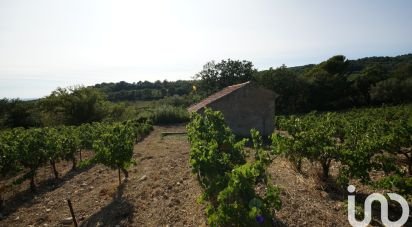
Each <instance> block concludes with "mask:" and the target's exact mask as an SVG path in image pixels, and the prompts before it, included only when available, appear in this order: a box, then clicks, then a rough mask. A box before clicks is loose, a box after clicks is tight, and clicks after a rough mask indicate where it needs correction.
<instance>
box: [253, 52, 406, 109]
mask: <svg viewBox="0 0 412 227" xmlns="http://www.w3.org/2000/svg"><path fill="white" fill-rule="evenodd" d="M411 72H412V55H411V54H408V55H403V56H397V57H371V58H363V59H358V60H347V59H346V58H345V56H342V55H337V56H333V57H331V58H329V59H328V60H326V61H324V62H321V63H319V64H316V65H305V66H298V67H291V68H287V67H286V66H284V65H282V66H281V67H279V68H277V69H275V70H273V69H272V68H270V69H269V70H264V71H260V72H257V73H255V75H254V79H255V80H256V81H257V82H258V83H259V84H260V85H262V86H264V87H266V88H268V89H271V90H273V91H274V92H276V93H277V94H278V97H277V99H276V103H275V105H276V111H277V112H278V113H280V114H296V113H307V112H310V111H314V110H317V111H332V110H342V109H347V108H352V107H360V106H370V105H377V106H378V105H381V104H392V105H393V104H396V105H397V104H406V103H410V102H412V95H411V92H409V91H410V90H411V89H412V73H411Z"/></svg>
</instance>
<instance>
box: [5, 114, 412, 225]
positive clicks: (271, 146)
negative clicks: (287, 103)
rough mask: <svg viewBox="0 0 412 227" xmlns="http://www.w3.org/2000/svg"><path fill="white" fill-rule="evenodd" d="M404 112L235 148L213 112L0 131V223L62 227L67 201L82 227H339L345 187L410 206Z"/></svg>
mask: <svg viewBox="0 0 412 227" xmlns="http://www.w3.org/2000/svg"><path fill="white" fill-rule="evenodd" d="M411 108H412V107H411V106H396V107H382V108H369V109H355V110H351V111H347V112H340V113H337V112H334V113H317V112H313V113H310V114H305V115H290V116H277V117H276V131H275V132H274V133H273V134H272V136H271V137H270V138H262V137H261V136H260V134H259V132H258V131H256V130H253V129H252V130H251V132H250V133H251V134H250V138H248V139H239V138H237V137H236V136H235V135H234V134H233V133H232V132H231V130H230V129H229V128H228V127H227V126H226V124H225V121H224V118H223V115H222V114H221V113H220V112H216V111H212V110H206V111H205V113H204V114H202V115H199V114H193V115H192V116H191V121H190V123H189V124H188V125H187V126H183V125H171V126H167V127H166V126H162V127H159V126H155V127H154V128H153V127H152V126H151V125H150V124H147V123H141V122H137V121H127V122H122V123H93V124H83V125H80V126H61V127H53V128H51V127H48V128H47V127H46V128H33V129H22V128H16V129H10V130H5V131H2V132H1V133H0V141H1V143H0V146H1V147H0V152H1V160H0V161H1V166H0V167H1V168H0V170H1V174H2V181H1V184H2V185H1V186H2V189H1V190H2V196H3V203H2V205H3V208H4V209H1V210H0V225H4V226H20V225H21V226H28V225H31V226H42V225H44V226H46V224H47V225H49V226H59V225H60V226H61V225H70V224H72V223H71V222H70V221H69V223H68V224H67V218H68V217H70V213H69V209H68V207H67V204H66V202H65V199H66V198H71V199H72V201H73V206H74V211H75V213H76V215H77V218H78V221H79V223H80V225H81V226H116V225H119V226H166V225H170V226H206V225H210V226H231V225H234V226H272V225H275V226H331V225H332V226H347V225H348V222H347V210H346V209H347V208H346V206H347V205H346V195H347V192H346V187H347V185H349V184H354V185H356V188H357V190H359V193H360V194H361V195H365V194H366V195H367V194H370V193H372V192H388V191H391V192H397V193H399V194H402V195H403V196H405V198H407V200H408V201H409V202H411V199H412V196H411V192H412V182H411V181H412V180H411V179H412V178H411V157H412V155H411V135H412V132H411V125H412V124H411V123H412V122H411V118H412V116H411V113H412V110H411ZM185 130H186V131H187V136H186V135H185V134H183V133H181V132H185ZM149 132H150V134H149ZM169 132H179V133H169ZM148 134H149V135H148ZM146 135H148V136H146ZM143 138H144V139H143ZM136 143H137V144H136ZM71 169H74V170H71ZM112 170H116V171H112ZM121 175H123V176H124V177H125V178H128V181H123V182H122V184H120V185H119V182H120V180H121V178H120V176H121ZM118 177H119V179H117V178H118ZM48 178H51V179H48ZM22 187H26V189H24V188H23V189H22ZM32 190H33V191H32ZM357 199H358V197H357ZM359 199H362V196H359ZM360 207H361V206H359V207H358V208H359V209H360ZM395 210H396V209H395ZM159 213H161V215H159ZM376 215H377V216H376V217H374V220H375V221H374V222H373V223H372V224H373V225H374V226H379V222H378V221H376V220H379V215H378V214H376ZM391 215H394V218H395V219H396V217H397V216H396V215H397V214H396V212H395V214H391ZM408 224H411V221H409V222H408Z"/></svg>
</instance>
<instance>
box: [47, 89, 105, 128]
mask: <svg viewBox="0 0 412 227" xmlns="http://www.w3.org/2000/svg"><path fill="white" fill-rule="evenodd" d="M41 106H42V108H43V110H45V112H46V113H47V116H46V117H47V118H51V119H53V120H52V122H49V124H71V125H80V124H82V123H90V122H94V121H100V120H102V119H103V118H104V117H105V116H107V114H108V102H107V101H106V97H105V96H104V95H103V94H102V93H101V92H100V91H98V90H96V89H94V88H88V87H71V88H58V89H56V90H55V91H53V92H52V94H51V95H49V96H47V97H46V98H45V99H44V100H42V103H41Z"/></svg>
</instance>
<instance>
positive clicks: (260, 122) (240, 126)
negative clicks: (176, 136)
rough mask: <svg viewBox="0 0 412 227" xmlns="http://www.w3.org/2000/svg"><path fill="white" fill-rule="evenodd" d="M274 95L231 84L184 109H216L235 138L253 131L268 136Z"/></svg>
mask: <svg viewBox="0 0 412 227" xmlns="http://www.w3.org/2000/svg"><path fill="white" fill-rule="evenodd" d="M275 98H276V94H275V93H274V92H273V91H271V90H268V89H265V88H263V87H260V86H258V85H257V84H255V83H253V82H250V81H249V82H246V83H242V84H235V85H232V86H228V87H226V88H224V89H223V90H221V91H218V92H216V93H214V94H212V95H210V96H209V97H207V98H205V99H203V100H202V101H200V102H199V103H197V104H194V105H192V106H190V107H189V108H188V111H189V112H197V113H202V112H203V111H204V109H205V107H208V108H211V109H213V110H219V111H221V112H222V113H223V115H224V117H225V121H226V123H227V124H228V126H229V127H230V128H231V129H232V131H233V132H234V133H235V134H236V135H239V136H246V137H249V136H250V129H252V128H255V129H257V130H259V132H260V133H261V134H262V135H264V136H268V135H270V134H272V132H273V130H274V117H275Z"/></svg>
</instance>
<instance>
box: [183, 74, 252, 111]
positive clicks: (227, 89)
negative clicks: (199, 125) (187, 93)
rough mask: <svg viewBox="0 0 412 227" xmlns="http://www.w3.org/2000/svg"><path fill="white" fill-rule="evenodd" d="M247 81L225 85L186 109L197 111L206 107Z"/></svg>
mask: <svg viewBox="0 0 412 227" xmlns="http://www.w3.org/2000/svg"><path fill="white" fill-rule="evenodd" d="M249 83H250V81H248V82H245V83H241V84H235V85H232V86H228V87H225V88H223V89H222V90H220V91H218V92H216V93H214V94H212V95H210V96H209V97H207V98H205V99H203V100H202V101H200V102H198V103H196V104H194V105H192V106H190V107H189V108H188V109H187V110H188V111H189V112H197V111H198V110H200V109H202V108H204V107H206V106H207V105H209V104H210V103H212V102H214V101H216V100H218V99H220V98H222V97H224V96H226V95H228V94H230V93H232V92H234V91H236V90H238V89H239V88H242V87H244V86H246V85H247V84H249Z"/></svg>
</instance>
